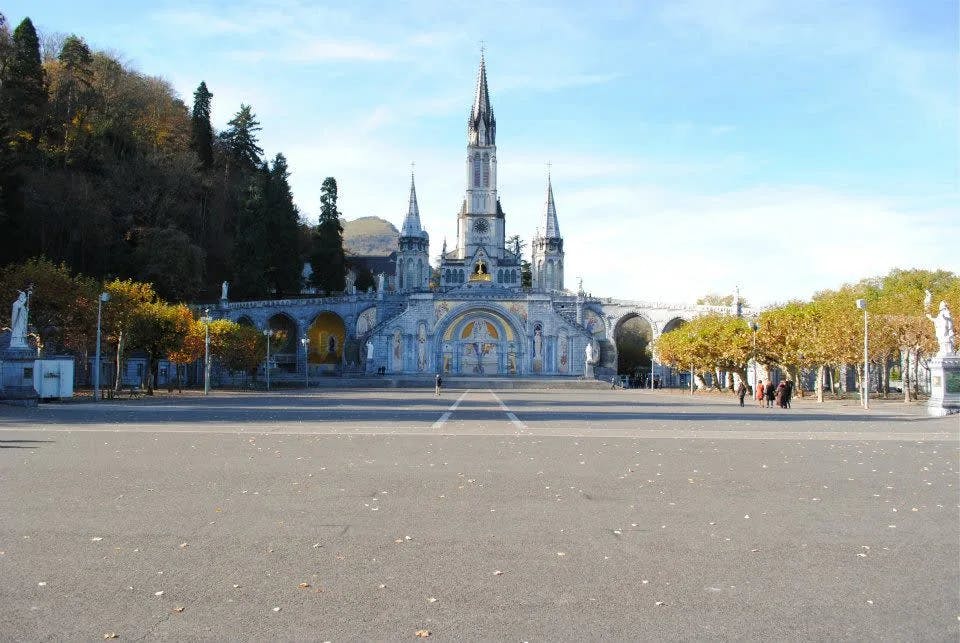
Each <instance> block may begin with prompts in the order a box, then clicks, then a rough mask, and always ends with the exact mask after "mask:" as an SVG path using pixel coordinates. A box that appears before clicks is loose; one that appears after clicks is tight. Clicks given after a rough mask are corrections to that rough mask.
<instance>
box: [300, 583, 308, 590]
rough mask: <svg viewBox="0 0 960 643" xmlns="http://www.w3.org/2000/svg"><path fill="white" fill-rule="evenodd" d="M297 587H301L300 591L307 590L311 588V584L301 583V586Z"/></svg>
mask: <svg viewBox="0 0 960 643" xmlns="http://www.w3.org/2000/svg"><path fill="white" fill-rule="evenodd" d="M297 587H299V588H300V589H306V588H308V587H310V583H300V584H299V585H297Z"/></svg>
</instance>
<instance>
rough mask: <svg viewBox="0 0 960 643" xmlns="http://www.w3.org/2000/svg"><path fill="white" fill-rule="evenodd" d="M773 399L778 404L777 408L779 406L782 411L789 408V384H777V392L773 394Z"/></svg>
mask: <svg viewBox="0 0 960 643" xmlns="http://www.w3.org/2000/svg"><path fill="white" fill-rule="evenodd" d="M773 397H774V399H775V400H776V402H777V406H779V407H780V408H781V409H785V408H787V383H786V382H782V381H781V382H780V383H779V384H777V390H776V392H775V393H774V394H773Z"/></svg>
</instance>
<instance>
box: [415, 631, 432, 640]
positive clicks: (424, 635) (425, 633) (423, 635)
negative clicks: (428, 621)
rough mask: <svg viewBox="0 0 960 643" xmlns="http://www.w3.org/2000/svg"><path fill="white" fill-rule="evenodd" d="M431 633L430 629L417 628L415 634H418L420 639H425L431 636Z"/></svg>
mask: <svg viewBox="0 0 960 643" xmlns="http://www.w3.org/2000/svg"><path fill="white" fill-rule="evenodd" d="M430 634H431V632H430V630H417V631H416V633H415V634H414V636H416V637H417V638H418V639H425V638H427V637H428V636H430Z"/></svg>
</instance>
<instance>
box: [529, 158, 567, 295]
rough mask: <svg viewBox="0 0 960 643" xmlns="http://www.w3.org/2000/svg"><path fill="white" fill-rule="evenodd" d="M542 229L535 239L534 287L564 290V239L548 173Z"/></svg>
mask: <svg viewBox="0 0 960 643" xmlns="http://www.w3.org/2000/svg"><path fill="white" fill-rule="evenodd" d="M540 225H541V226H542V229H541V228H537V234H536V236H534V238H533V257H532V258H533V262H532V264H531V272H532V277H533V287H534V288H538V289H540V290H547V291H552V290H563V237H561V236H560V224H559V223H557V206H556V204H555V203H554V202H553V179H552V178H551V176H550V173H549V172H547V201H546V203H544V205H543V218H542V219H541V221H540Z"/></svg>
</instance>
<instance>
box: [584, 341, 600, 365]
mask: <svg viewBox="0 0 960 643" xmlns="http://www.w3.org/2000/svg"><path fill="white" fill-rule="evenodd" d="M583 353H584V357H585V358H586V361H587V364H589V365H590V366H594V365H596V364H597V363H598V362H599V361H600V346H599V344H597V340H595V339H591V340H590V341H589V342H588V343H587V347H586V348H584V349H583Z"/></svg>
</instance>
